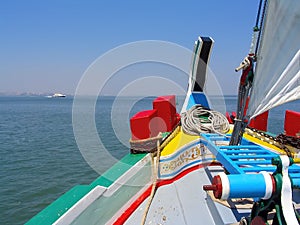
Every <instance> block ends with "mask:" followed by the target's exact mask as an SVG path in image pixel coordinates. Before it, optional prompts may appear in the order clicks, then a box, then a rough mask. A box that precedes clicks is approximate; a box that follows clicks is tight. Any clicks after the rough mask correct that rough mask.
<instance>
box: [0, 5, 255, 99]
mask: <svg viewBox="0 0 300 225" xmlns="http://www.w3.org/2000/svg"><path fill="white" fill-rule="evenodd" d="M257 6H258V0H257V1H240V0H231V1H217V0H210V1H201V0H198V1H162V0H160V1H159V0H152V1H141V0H140V1H138V0H128V1H100V0H99V1H95V0H72V1H71V0H51V1H50V0H48V1H46V0H45V1H40V0H26V1H22V0H2V1H0V15H1V20H0V29H1V35H0V43H1V51H0V65H1V66H0V79H1V82H0V92H63V93H67V94H73V93H74V92H75V89H76V86H77V84H78V82H79V80H80V78H81V76H82V75H83V73H84V71H85V70H86V69H87V68H88V66H89V65H90V64H91V63H92V62H93V61H94V60H95V59H97V58H98V57H99V56H100V55H102V54H103V53H105V52H106V51H108V50H110V49H112V48H115V47H117V46H118V45H121V44H125V43H128V42H133V41H140V40H163V41H170V42H174V43H177V44H179V45H182V46H184V47H186V48H189V49H191V50H192V49H193V44H194V41H195V40H196V39H197V37H198V36H199V35H204V36H211V37H212V38H213V39H214V40H215V45H214V49H213V52H212V57H211V64H210V65H211V66H210V67H211V69H212V70H213V72H214V73H215V74H216V76H217V78H218V80H219V82H220V84H221V87H222V89H223V91H224V93H225V94H236V93H237V84H238V80H239V77H240V75H239V74H238V73H235V72H234V68H235V67H236V66H237V65H239V63H240V61H241V60H242V59H243V58H244V57H245V56H246V54H247V52H248V50H249V46H250V41H251V33H252V27H253V25H254V23H255V19H256V12H257Z"/></svg>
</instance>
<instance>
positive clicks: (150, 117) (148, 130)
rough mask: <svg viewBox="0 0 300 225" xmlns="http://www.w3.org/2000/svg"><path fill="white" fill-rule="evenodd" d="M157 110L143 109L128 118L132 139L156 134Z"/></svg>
mask: <svg viewBox="0 0 300 225" xmlns="http://www.w3.org/2000/svg"><path fill="white" fill-rule="evenodd" d="M157 123H158V120H157V110H156V109H154V110H145V111H141V112H138V113H136V114H135V115H134V116H133V117H131V119H130V129H131V138H132V140H141V139H146V138H150V137H155V136H157V135H158V133H159V130H158V127H159V126H158V124H157Z"/></svg>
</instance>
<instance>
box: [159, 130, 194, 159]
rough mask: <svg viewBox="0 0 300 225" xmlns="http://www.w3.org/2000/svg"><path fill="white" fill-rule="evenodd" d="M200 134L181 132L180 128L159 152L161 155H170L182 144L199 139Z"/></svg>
mask: <svg viewBox="0 0 300 225" xmlns="http://www.w3.org/2000/svg"><path fill="white" fill-rule="evenodd" d="M199 138H200V136H192V135H188V134H185V133H183V131H182V130H181V129H180V131H179V132H178V133H177V135H176V136H175V137H174V138H173V139H172V140H171V141H170V142H169V143H168V144H167V145H166V147H164V149H163V151H162V152H161V156H167V155H171V154H172V153H174V152H176V151H177V150H178V149H179V148H181V147H182V146H184V145H186V144H188V143H190V142H192V141H194V140H197V139H199Z"/></svg>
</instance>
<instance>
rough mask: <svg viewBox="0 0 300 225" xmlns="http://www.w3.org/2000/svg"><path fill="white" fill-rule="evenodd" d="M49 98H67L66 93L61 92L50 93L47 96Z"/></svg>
mask: <svg viewBox="0 0 300 225" xmlns="http://www.w3.org/2000/svg"><path fill="white" fill-rule="evenodd" d="M46 97H47V98H65V97H66V95H64V94H61V93H54V94H53V95H48V96H46Z"/></svg>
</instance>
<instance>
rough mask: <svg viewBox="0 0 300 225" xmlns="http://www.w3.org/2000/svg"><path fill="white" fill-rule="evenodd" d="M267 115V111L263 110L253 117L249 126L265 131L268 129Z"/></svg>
mask: <svg viewBox="0 0 300 225" xmlns="http://www.w3.org/2000/svg"><path fill="white" fill-rule="evenodd" d="M268 116H269V111H267V112H264V113H262V114H260V115H258V116H256V117H255V118H253V119H252V120H251V121H250V123H249V127H252V128H255V129H257V130H262V131H267V129H268Z"/></svg>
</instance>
